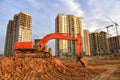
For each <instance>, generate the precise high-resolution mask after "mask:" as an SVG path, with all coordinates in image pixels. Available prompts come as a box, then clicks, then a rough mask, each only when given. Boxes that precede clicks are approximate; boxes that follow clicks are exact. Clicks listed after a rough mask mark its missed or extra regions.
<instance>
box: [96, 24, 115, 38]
mask: <svg viewBox="0 0 120 80" xmlns="http://www.w3.org/2000/svg"><path fill="white" fill-rule="evenodd" d="M112 26H114V25H108V26H106V27H102V28H99V29H96V30H95V32H98V31H101V30H102V29H105V28H106V29H107V35H108V38H109V37H110V36H109V35H110V33H109V28H110V27H112Z"/></svg>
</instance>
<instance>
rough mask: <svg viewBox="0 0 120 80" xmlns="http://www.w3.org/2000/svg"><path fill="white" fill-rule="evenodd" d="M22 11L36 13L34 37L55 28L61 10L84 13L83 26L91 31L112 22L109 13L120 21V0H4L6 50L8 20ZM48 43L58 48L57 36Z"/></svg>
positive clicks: (0, 29) (0, 4) (0, 16)
mask: <svg viewBox="0 0 120 80" xmlns="http://www.w3.org/2000/svg"><path fill="white" fill-rule="evenodd" d="M20 11H25V12H27V13H29V14H31V15H32V37H33V36H34V35H37V36H38V37H39V38H41V37H43V36H45V35H46V34H48V33H51V32H55V18H56V16H57V15H58V14H59V13H63V14H73V15H75V16H78V17H82V18H83V27H84V28H85V29H89V30H90V31H91V32H92V31H94V30H95V29H97V28H98V29H99V28H101V27H105V26H108V25H110V24H112V23H111V22H110V21H109V20H108V19H107V18H106V17H105V16H108V17H110V18H111V19H112V20H113V21H115V22H117V23H118V24H120V0H0V53H1V52H3V50H4V43H5V36H6V28H7V23H8V21H9V20H10V19H13V16H14V14H18V13H19V12H20ZM113 29H114V28H113ZM113 29H112V31H114V30H113ZM118 29H119V30H120V27H119V28H118ZM112 31H111V32H112ZM48 46H50V47H52V48H54V47H55V46H54V40H52V41H50V42H49V43H48Z"/></svg>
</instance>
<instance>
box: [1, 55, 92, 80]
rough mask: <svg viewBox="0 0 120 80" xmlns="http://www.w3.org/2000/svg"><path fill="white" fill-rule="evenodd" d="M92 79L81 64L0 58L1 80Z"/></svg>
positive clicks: (52, 59)
mask: <svg viewBox="0 0 120 80" xmlns="http://www.w3.org/2000/svg"><path fill="white" fill-rule="evenodd" d="M89 78H91V76H90V74H89V73H88V71H86V70H85V68H84V67H82V65H80V63H74V64H68V63H66V62H64V61H61V60H59V59H57V58H54V57H52V58H45V59H43V58H15V57H3V58H0V80H2V79H7V80H51V79H53V80H86V79H89Z"/></svg>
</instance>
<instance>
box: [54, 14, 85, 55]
mask: <svg viewBox="0 0 120 80" xmlns="http://www.w3.org/2000/svg"><path fill="white" fill-rule="evenodd" d="M55 32H59V33H68V34H69V36H77V34H78V33H80V34H81V36H82V37H83V28H82V19H81V18H80V17H76V16H74V15H65V14H58V16H57V17H56V20H55ZM63 55H68V56H69V55H71V56H75V55H76V50H75V41H68V40H55V56H57V57H62V56H63Z"/></svg>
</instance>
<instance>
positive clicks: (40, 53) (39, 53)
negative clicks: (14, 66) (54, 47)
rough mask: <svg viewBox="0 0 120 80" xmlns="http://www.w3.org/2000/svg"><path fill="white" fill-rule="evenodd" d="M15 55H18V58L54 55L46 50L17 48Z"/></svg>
mask: <svg viewBox="0 0 120 80" xmlns="http://www.w3.org/2000/svg"><path fill="white" fill-rule="evenodd" d="M13 56H14V57H18V58H25V57H28V58H50V57H51V56H52V55H51V53H49V52H45V51H36V50H33V49H31V50H23V49H22V50H17V51H15V53H14V55H13Z"/></svg>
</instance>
